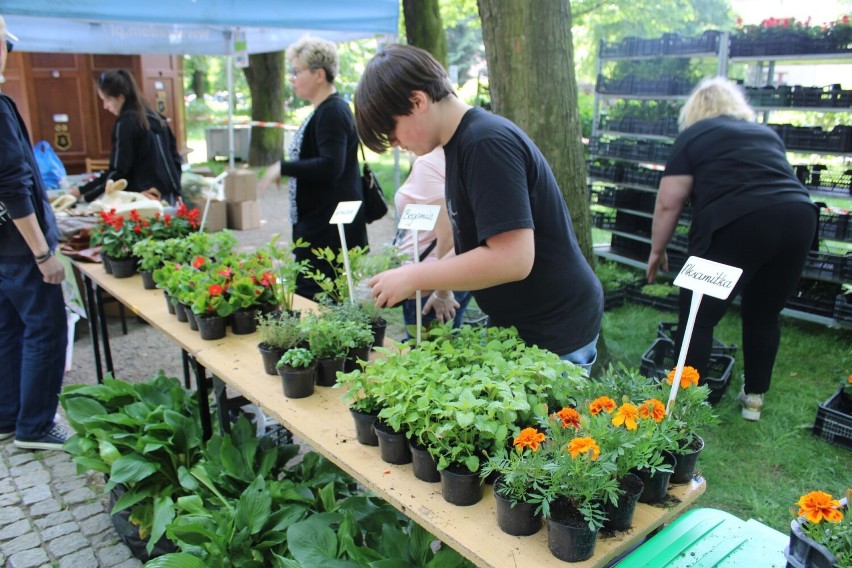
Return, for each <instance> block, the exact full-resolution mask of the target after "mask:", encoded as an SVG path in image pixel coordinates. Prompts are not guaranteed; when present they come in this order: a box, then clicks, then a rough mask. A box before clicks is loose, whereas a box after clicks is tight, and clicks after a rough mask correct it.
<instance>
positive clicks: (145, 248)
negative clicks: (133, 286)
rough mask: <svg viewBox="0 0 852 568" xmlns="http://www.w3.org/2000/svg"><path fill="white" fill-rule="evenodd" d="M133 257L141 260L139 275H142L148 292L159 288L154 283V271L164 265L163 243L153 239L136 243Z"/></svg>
mask: <svg viewBox="0 0 852 568" xmlns="http://www.w3.org/2000/svg"><path fill="white" fill-rule="evenodd" d="M133 256H135V257H136V258H138V259H139V273H140V274H141V275H142V285H143V286H144V288H145V289H146V290H153V289H154V288H156V287H157V284H156V282H155V281H154V270H155V269H157V268H160V267H161V266H162V265H163V260H164V257H163V241H158V240H156V239H154V238H153V237H148V238H145V239H142V240H141V241H139V242H137V243H134V245H133Z"/></svg>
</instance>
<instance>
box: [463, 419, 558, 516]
mask: <svg viewBox="0 0 852 568" xmlns="http://www.w3.org/2000/svg"><path fill="white" fill-rule="evenodd" d="M546 440H547V437H546V436H545V434H544V433H543V432H540V431H539V430H538V429H536V428H524V429H523V430H521V431H520V433H519V434H518V435H517V436H515V439H514V441H513V446H514V447H513V449H512V450H507V449H505V448H502V449H501V450H499V451H497V452H494V453H493V454H492V455H491V456H490V457H489V458H488V461H486V462H485V464H484V465H483V466H482V470H481V472H480V475H481V476H482V477H488V476H489V475H491V474H492V473H497V474H498V475H499V476H500V477H499V479H498V481H497V482H496V483H495V485H494V488H495V490H496V491H497V493H499V494H500V495H501V496H502V497H504V498H506V499H509V500H510V501H511V502H512V504H513V505H514V504H516V503H519V502H531V503H541V493H542V490H543V487H542V485H541V484H542V483H543V482H544V481H545V480H546V478H547V474H546V471H545V469H544V466H545V464H546V463H547V458H546V456H545V455H544V452H542V451H539V450H540V448H541V444H542V443H545V441H546Z"/></svg>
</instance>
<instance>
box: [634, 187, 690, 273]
mask: <svg viewBox="0 0 852 568" xmlns="http://www.w3.org/2000/svg"><path fill="white" fill-rule="evenodd" d="M692 184H693V177H692V176H686V175H684V176H663V179H662V180H661V181H660V190H659V192H657V203H656V205H655V207H654V224H653V226H652V228H651V254H650V255H649V256H648V268H647V271H646V273H645V276H646V278H647V279H648V282H654V280H656V279H657V273H658V272H659V270H660V268H662V269H663V270H668V269H669V259H668V257H667V256H666V246H667V245H668V244H669V242H670V241H671V240H672V235H673V234H674V232H675V229H676V228H677V220H678V219H679V218H680V213H681V211H683V206H684V204H685V203H686V201H687V200H688V199H689V196H690V194H691V193H692Z"/></svg>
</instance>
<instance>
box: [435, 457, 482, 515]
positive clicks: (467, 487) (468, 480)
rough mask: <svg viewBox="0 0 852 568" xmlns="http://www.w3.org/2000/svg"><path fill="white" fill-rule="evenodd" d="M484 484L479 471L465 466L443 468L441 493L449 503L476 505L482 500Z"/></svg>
mask: <svg viewBox="0 0 852 568" xmlns="http://www.w3.org/2000/svg"><path fill="white" fill-rule="evenodd" d="M483 486H484V483H483V481H482V478H480V477H479V472H478V471H475V472H471V471H470V470H469V469H467V468H466V467H465V466H454V465H451V466H449V467H447V468H446V469H442V470H441V495H443V497H444V501H446V502H447V503H452V504H453V505H459V506H461V507H467V506H468V505H475V504H476V503H479V502H480V501H481V500H482V488H483Z"/></svg>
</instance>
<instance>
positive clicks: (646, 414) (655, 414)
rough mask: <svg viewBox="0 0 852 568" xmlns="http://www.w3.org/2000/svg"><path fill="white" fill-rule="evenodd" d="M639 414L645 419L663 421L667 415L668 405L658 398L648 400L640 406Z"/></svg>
mask: <svg viewBox="0 0 852 568" xmlns="http://www.w3.org/2000/svg"><path fill="white" fill-rule="evenodd" d="M639 416H640V417H642V418H645V419H648V418H653V419H654V422H662V421H663V418H665V417H666V405H664V404H663V403H662V402H660V401H659V400H657V399H656V398H652V399H650V400H646V401H645V402H643V403H642V405H641V406H640V407H639Z"/></svg>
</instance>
